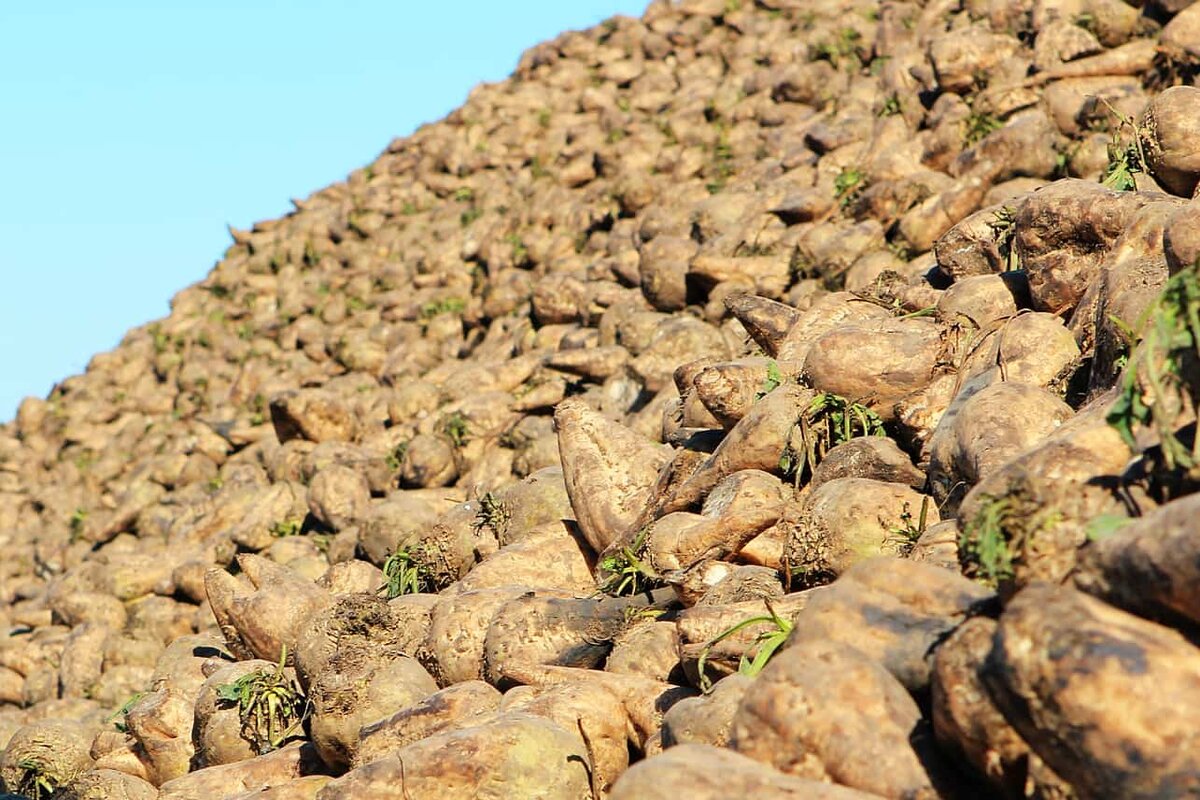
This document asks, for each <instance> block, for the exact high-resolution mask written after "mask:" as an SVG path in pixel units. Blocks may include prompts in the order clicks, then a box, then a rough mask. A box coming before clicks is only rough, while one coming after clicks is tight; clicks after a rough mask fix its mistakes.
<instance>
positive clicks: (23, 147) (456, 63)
mask: <svg viewBox="0 0 1200 800" xmlns="http://www.w3.org/2000/svg"><path fill="white" fill-rule="evenodd" d="M646 2H648V0H516V2H508V3H501V2H495V0H459V2H442V3H428V4H427V3H423V2H413V0H387V1H385V0H336V1H335V0H292V1H291V2H283V0H275V1H274V2H270V1H268V0H238V1H237V2H234V1H233V0H205V2H200V0H166V1H164V0H141V1H140V2H132V1H131V0H107V1H106V2H97V0H59V2H31V3H23V2H18V0H11V1H10V0H0V421H3V420H7V419H10V418H11V417H12V415H13V414H14V413H15V411H16V407H17V404H18V403H19V402H20V400H21V398H22V397H24V396H26V395H36V396H45V395H46V394H47V393H48V392H49V391H50V389H51V387H52V386H53V385H54V384H55V383H56V382H57V381H58V380H61V379H62V378H64V377H66V376H67V375H70V374H73V373H76V372H80V371H82V370H83V368H84V367H85V366H86V364H87V361H88V359H89V358H90V357H91V356H92V354H93V353H96V352H99V351H102V350H107V349H110V348H111V347H113V346H114V345H116V343H117V342H118V341H120V338H121V336H122V335H123V334H124V332H125V331H126V330H128V329H129V328H131V327H133V326H135V325H138V324H141V323H143V322H147V321H149V320H151V319H155V318H157V317H161V316H164V315H166V313H167V311H168V307H167V301H168V300H169V299H170V297H171V295H172V294H174V293H175V292H176V291H178V290H179V289H182V288H183V287H184V286H186V285H188V284H190V283H193V282H195V281H197V280H199V279H200V278H202V277H203V276H204V275H205V274H206V273H207V272H208V270H209V269H210V268H211V267H212V265H213V263H214V262H215V261H216V259H218V258H219V257H220V255H221V253H222V252H223V251H224V249H225V247H226V246H227V244H228V243H229V238H228V233H227V232H226V229H225V225H226V224H227V223H230V224H233V225H234V226H236V227H241V228H244V227H249V225H250V223H252V222H253V221H255V220H258V219H265V218H269V217H275V216H279V215H280V214H283V213H285V212H286V211H287V210H288V209H289V208H290V204H289V202H288V199H289V198H290V197H304V196H306V195H308V194H309V193H311V192H312V191H314V190H316V189H318V188H320V187H322V186H325V185H326V184H329V183H331V182H333V181H336V180H339V179H341V178H343V177H345V175H346V174H347V173H348V172H350V171H351V170H353V169H355V168H356V167H359V166H362V165H363V164H366V163H368V162H370V161H372V160H373V159H374V158H375V156H376V155H377V154H378V153H379V152H380V151H381V150H382V149H383V148H384V147H385V146H386V145H387V143H388V141H389V140H391V138H392V137H394V136H400V135H405V134H408V133H410V132H412V131H413V130H414V129H415V128H416V127H417V126H419V125H420V124H421V123H424V122H429V121H433V120H436V119H439V118H441V117H442V116H444V115H445V114H446V113H447V112H449V111H451V110H452V109H454V108H455V107H456V106H458V105H459V104H460V103H461V102H462V101H463V100H464V99H465V98H466V95H467V92H468V91H469V90H470V88H471V87H472V86H473V85H475V84H476V83H478V82H479V81H481V80H486V81H495V80H499V79H501V78H503V77H505V76H507V75H508V74H509V73H510V72H511V71H512V69H513V67H515V66H516V62H517V59H518V57H519V56H520V54H521V52H522V51H523V50H525V49H526V48H527V47H529V46H531V45H533V44H536V43H537V42H540V41H542V40H544V39H547V38H551V37H553V36H555V35H556V34H558V33H559V32H560V31H563V30H566V29H569V28H582V27H587V26H590V25H593V24H595V23H597V22H600V21H601V20H603V19H605V18H607V17H609V16H611V15H613V14H618V13H619V14H628V15H639V14H640V13H641V11H642V9H643V8H644V6H645V4H646Z"/></svg>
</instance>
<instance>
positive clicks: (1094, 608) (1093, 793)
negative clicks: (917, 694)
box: [984, 584, 1200, 798]
mask: <svg viewBox="0 0 1200 800" xmlns="http://www.w3.org/2000/svg"><path fill="white" fill-rule="evenodd" d="M984 678H985V682H986V683H987V686H988V688H989V690H990V691H991V693H992V696H993V697H994V698H995V700H996V703H997V705H999V707H1000V708H1001V710H1002V711H1003V713H1004V716H1005V717H1006V718H1007V719H1008V721H1009V722H1010V723H1011V724H1012V725H1013V727H1014V728H1016V730H1017V731H1018V732H1019V733H1020V734H1021V736H1022V738H1024V739H1025V741H1026V742H1028V743H1029V746H1030V748H1031V749H1032V750H1033V751H1034V752H1035V753H1037V754H1038V756H1040V757H1041V758H1042V759H1044V760H1045V761H1046V763H1047V764H1049V765H1050V767H1051V768H1053V769H1054V771H1055V772H1057V773H1058V774H1059V775H1061V776H1062V778H1063V779H1064V780H1066V781H1067V782H1068V783H1069V784H1070V785H1071V786H1072V787H1073V788H1074V789H1075V791H1076V792H1078V793H1079V796H1080V797H1083V798H1100V797H1112V796H1113V795H1114V794H1115V795H1118V796H1121V797H1131V798H1132V797H1163V796H1171V797H1180V796H1184V795H1187V794H1189V793H1192V792H1195V791H1197V787H1198V786H1200V747H1198V746H1197V741H1196V740H1197V733H1196V728H1195V726H1194V725H1193V724H1192V719H1191V714H1190V713H1189V711H1190V709H1192V708H1195V707H1196V704H1197V703H1200V654H1198V653H1197V651H1196V648H1195V647H1194V646H1193V645H1192V644H1190V643H1189V642H1188V641H1187V640H1186V639H1184V638H1183V637H1182V636H1180V635H1179V634H1178V633H1175V632H1174V631H1171V630H1169V629H1167V628H1163V627H1161V626H1159V625H1156V624H1154V623H1151V622H1146V621H1143V620H1141V619H1138V618H1137V617H1134V616H1132V615H1130V614H1127V613H1125V612H1123V611H1118V610H1117V609H1115V608H1112V607H1111V606H1108V605H1106V604H1105V603H1103V602H1101V601H1099V600H1096V599H1094V598H1091V597H1089V596H1087V595H1085V594H1083V593H1081V592H1078V591H1075V590H1074V589H1070V588H1066V587H1057V586H1051V585H1047V584H1035V585H1032V586H1030V587H1028V588H1027V589H1025V590H1024V591H1022V592H1021V593H1019V594H1018V595H1017V596H1016V597H1015V598H1014V599H1013V601H1012V602H1011V603H1010V604H1009V605H1008V607H1007V608H1006V609H1005V611H1004V614H1003V615H1001V617H1000V625H999V628H998V629H997V632H996V637H995V644H994V645H993V648H992V652H991V654H990V655H989V656H988V660H987V665H986V667H985V670H984Z"/></svg>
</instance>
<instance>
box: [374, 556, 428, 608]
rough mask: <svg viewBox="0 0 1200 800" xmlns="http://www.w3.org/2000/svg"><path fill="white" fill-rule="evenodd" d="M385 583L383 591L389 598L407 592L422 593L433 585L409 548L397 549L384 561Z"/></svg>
mask: <svg viewBox="0 0 1200 800" xmlns="http://www.w3.org/2000/svg"><path fill="white" fill-rule="evenodd" d="M383 577H384V580H385V583H384V584H383V587H382V589H381V591H383V593H384V594H386V595H387V598H388V599H389V600H392V599H394V598H397V597H400V596H401V595H406V594H421V593H422V592H426V591H432V590H433V587H432V585H431V582H430V580H429V578H428V576H427V575H426V574H425V568H424V567H423V566H422V565H421V564H420V563H418V562H417V561H416V560H415V559H414V558H413V555H412V553H411V552H409V550H407V549H404V550H397V551H396V552H394V553H392V554H391V555H390V556H388V557H387V558H386V559H384V562H383Z"/></svg>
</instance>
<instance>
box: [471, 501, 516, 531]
mask: <svg viewBox="0 0 1200 800" xmlns="http://www.w3.org/2000/svg"><path fill="white" fill-rule="evenodd" d="M511 519H512V513H511V511H510V509H509V508H508V506H507V505H505V504H504V503H503V502H501V501H500V500H499V499H498V498H497V497H496V495H495V494H494V493H493V492H486V493H485V494H484V495H483V496H482V497H480V498H479V513H477V514H476V515H475V526H476V527H480V528H481V527H484V526H486V527H488V528H491V529H492V530H493V531H495V532H496V535H497V536H500V535H502V534H504V532H505V531H507V530H508V523H509V521H510V520H511Z"/></svg>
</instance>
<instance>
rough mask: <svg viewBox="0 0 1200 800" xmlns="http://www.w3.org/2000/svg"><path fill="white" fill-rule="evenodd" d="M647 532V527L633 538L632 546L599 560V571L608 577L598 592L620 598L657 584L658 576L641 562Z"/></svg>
mask: <svg viewBox="0 0 1200 800" xmlns="http://www.w3.org/2000/svg"><path fill="white" fill-rule="evenodd" d="M649 532H650V528H649V526H647V527H645V528H642V530H640V531H639V532H638V535H637V537H636V538H634V540H633V544H631V545H629V546H627V547H622V548H621V550H620V551H619V552H617V553H613V554H611V555H608V556H605V557H604V558H603V559H601V560H600V569H601V570H603V571H604V572H606V573H608V575H609V578H608V580H607V581H605V583H604V585H603V586H601V587H600V591H602V592H603V593H605V594H609V595H613V596H615V597H622V596H626V595H634V594H640V593H642V592H644V591H647V590H648V589H650V588H651V587H652V586H654V585H656V584H657V582H658V575H656V574H655V573H654V570H652V569H651V568H650V567H649V566H648V565H647V564H645V563H644V562H643V561H642V558H643V557H644V556H645V549H646V535H647V534H648V533H649Z"/></svg>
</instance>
